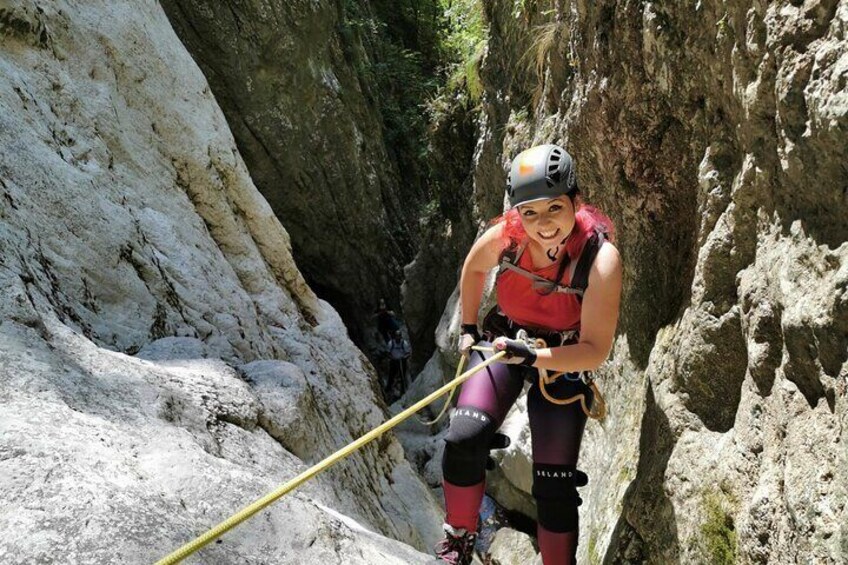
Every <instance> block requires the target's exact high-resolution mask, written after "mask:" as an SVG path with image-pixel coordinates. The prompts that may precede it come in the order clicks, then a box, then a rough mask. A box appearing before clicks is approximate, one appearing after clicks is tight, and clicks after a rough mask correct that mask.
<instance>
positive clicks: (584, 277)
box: [498, 231, 606, 301]
mask: <svg viewBox="0 0 848 565" xmlns="http://www.w3.org/2000/svg"><path fill="white" fill-rule="evenodd" d="M605 240H606V235H605V234H604V232H602V231H596V232H595V233H594V234H592V236H591V237H589V239H588V240H587V241H586V243H585V244H584V246H583V252H582V253H581V254H580V259H578V260H577V266H576V267H575V269H574V276H573V277H572V279H571V284H569V285H566V284H563V283H562V276H563V275H564V274H565V270H566V269H567V268H568V265H569V264H570V263H571V259H570V257H569V256H568V255H565V256H564V257H563V258H562V260H561V261H560V262H559V269H558V270H557V275H556V278H555V279H554V280H551V279H547V278H545V277H542V276H540V275H537V274H536V273H532V272H530V271H528V270H527V269H524V268H522V267H519V266H518V261H519V260H520V259H521V256H522V255H523V254H524V251H525V250H526V248H527V243H528V242H527V241H526V240H525V241H523V242H522V243H520V244H518V245H515V246H513V247H511V248H509V249H507V250H506V251H505V252H504V253H503V254H501V261H500V265H499V267H498V276H501V275H502V274H503V273H504V272H505V271H508V270H509V271H513V272H515V273H518V274H519V275H521V276H523V277H525V278H528V279H530V280H531V281H532V282H533V288H534V289H535V290H546V291H547V292H548V293H554V292H557V293H561V294H576V295H577V298H578V300H581V301H582V300H583V293H584V292H585V291H586V287H588V286H589V270H590V269H591V268H592V263H594V261H595V257H596V256H597V255H598V251H600V249H601V246H602V245H603V244H604V241H605Z"/></svg>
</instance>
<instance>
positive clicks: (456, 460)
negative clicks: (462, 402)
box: [442, 406, 496, 487]
mask: <svg viewBox="0 0 848 565" xmlns="http://www.w3.org/2000/svg"><path fill="white" fill-rule="evenodd" d="M495 431H496V427H495V422H494V420H493V419H492V417H491V416H489V415H488V414H486V413H485V412H483V411H482V410H478V409H477V408H473V407H471V406H461V407H459V408H457V409H456V411H455V412H454V414H453V417H452V418H451V423H450V429H449V430H448V435H447V437H446V438H445V442H446V443H445V455H444V457H443V458H442V475H443V476H444V479H445V480H446V481H448V482H449V483H451V484H454V485H456V486H459V487H467V486H471V485H475V484H477V483H479V482H480V481H482V480H483V479H484V478H485V477H486V459H487V458H488V456H489V447H490V445H491V444H492V438H493V437H494V436H495Z"/></svg>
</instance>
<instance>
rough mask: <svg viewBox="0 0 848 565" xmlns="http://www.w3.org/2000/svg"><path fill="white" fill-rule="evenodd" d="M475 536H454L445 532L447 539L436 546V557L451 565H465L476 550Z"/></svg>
mask: <svg viewBox="0 0 848 565" xmlns="http://www.w3.org/2000/svg"><path fill="white" fill-rule="evenodd" d="M476 537H477V536H476V535H474V534H468V533H466V534H461V535H453V534H451V533H450V532H445V539H443V540H442V541H440V542H439V543H438V544H436V557H438V558H439V559H441V560H442V561H444V562H445V563H448V564H450V565H464V564H465V563H468V562H469V561H468V557H469V556H470V555H471V552H472V551H473V549H474V540H475V538H476Z"/></svg>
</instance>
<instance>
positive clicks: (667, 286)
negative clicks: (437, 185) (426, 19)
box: [475, 0, 848, 563]
mask: <svg viewBox="0 0 848 565" xmlns="http://www.w3.org/2000/svg"><path fill="white" fill-rule="evenodd" d="M483 4H484V7H485V10H486V15H487V18H488V21H489V23H490V29H491V30H492V33H491V36H490V38H489V45H488V52H487V55H486V57H485V58H484V63H483V70H482V73H483V74H482V77H483V82H484V83H485V85H486V93H485V94H484V101H485V103H484V110H485V113H486V116H485V118H484V120H483V123H484V131H483V132H482V133H481V145H480V146H479V148H480V152H479V154H478V155H479V159H478V160H477V167H478V168H477V170H476V171H475V178H476V180H477V182H478V183H479V182H480V181H481V179H501V178H503V175H504V169H505V167H506V166H507V165H508V163H509V159H510V158H511V157H512V156H513V155H515V154H516V153H518V152H519V151H520V150H521V149H523V148H525V147H527V146H529V145H532V144H536V143H544V142H555V143H560V144H562V145H564V146H565V147H566V148H568V150H569V151H570V152H571V153H572V155H573V156H574V157H575V160H576V164H577V171H578V176H579V178H580V182H581V187H582V188H583V190H584V192H585V193H586V196H587V198H588V200H589V201H590V202H592V203H593V204H596V205H597V206H599V207H600V208H601V209H602V210H604V211H605V212H607V213H608V214H610V215H611V217H612V218H613V219H614V220H615V222H616V224H617V229H618V238H617V245H618V247H619V249H620V250H621V252H622V256H623V259H624V264H625V291H624V297H623V307H622V312H621V319H620V322H619V336H618V339H617V343H616V345H615V348H614V351H613V354H612V356H611V360H610V361H609V362H608V364H607V365H606V366H605V367H604V369H603V370H602V371H601V372H600V376H601V388H602V390H603V391H604V392H605V393H606V394H607V399H608V401H609V405H610V406H609V408H610V415H609V418H608V419H607V421H606V422H604V423H601V424H596V423H590V425H589V426H588V428H587V433H586V436H585V439H584V443H583V450H582V455H581V463H580V466H581V467H582V468H583V469H584V470H586V472H587V473H588V474H589V478H590V479H589V480H590V482H589V486H588V487H586V489H584V493H583V498H584V499H585V500H586V502H585V503H584V506H583V507H582V510H583V514H582V518H581V526H582V531H581V542H580V546H579V551H580V554H579V556H578V560H581V561H587V562H597V561H598V560H605V559H608V560H611V561H613V562H657V563H668V562H685V563H689V562H711V563H715V562H733V561H739V562H746V563H787V562H807V561H810V562H821V563H838V562H841V561H842V560H844V558H845V555H848V531H846V527H845V524H846V523H848V510H846V502H848V500H846V497H848V494H846V488H848V472H846V466H845V461H846V457H848V449H846V438H845V432H844V429H845V423H846V409H847V408H846V379H848V365H846V359H848V326H846V324H848V243H846V240H848V222H846V213H845V210H846V205H848V196H847V195H848V192H847V191H846V181H845V178H846V169H845V165H844V163H845V162H846V157H848V94H846V86H845V84H846V83H845V80H846V69H848V41H846V34H845V32H846V28H848V3H846V2H845V1H837V0H821V1H809V2H803V3H801V2H795V3H770V4H769V3H760V2H723V3H709V2H697V3H684V4H677V5H675V6H665V5H664V4H661V3H655V2H648V3H633V2H624V3H622V2H618V3H612V2H583V1H575V2H555V3H551V5H550V6H547V5H545V6H541V5H536V4H535V3H534V4H532V5H528V4H525V5H524V6H523V8H522V7H516V5H514V4H513V3H508V2H498V1H494V0H486V1H484V2H483ZM527 61H531V62H534V64H531V65H527V64H526V62H527ZM507 78H508V80H505V79H507ZM489 186H490V187H491V188H490V191H491V192H490V195H489V196H484V197H483V198H484V199H485V201H486V202H495V201H497V198H499V197H501V196H495V194H498V195H500V194H502V193H501V192H500V190H501V186H499V185H497V183H495V182H494V180H493V181H492V182H491V184H490V185H489ZM514 486H517V487H520V486H521V485H520V484H518V485H514Z"/></svg>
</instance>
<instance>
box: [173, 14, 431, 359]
mask: <svg viewBox="0 0 848 565" xmlns="http://www.w3.org/2000/svg"><path fill="white" fill-rule="evenodd" d="M351 4H355V5H356V8H357V10H358V11H364V12H370V10H371V8H370V6H369V5H368V3H367V2H354V3H351ZM162 5H163V7H164V8H165V10H166V12H167V13H168V15H169V17H170V19H171V21H172V22H173V24H174V27H175V29H176V30H177V32H178V33H179V35H180V37H181V38H182V40H183V41H184V42H185V44H186V47H187V48H188V49H189V50H190V51H191V53H192V54H193V55H194V57H195V59H196V60H197V62H198V64H199V65H200V66H201V68H202V69H203V72H204V74H205V75H206V76H207V78H208V80H209V83H210V85H211V87H212V90H213V93H214V94H215V98H216V99H217V100H218V101H219V103H220V104H221V107H222V108H223V110H224V112H225V115H226V116H227V120H228V122H229V123H230V127H231V128H232V131H233V135H234V136H235V138H236V141H237V143H238V146H239V150H240V152H241V154H242V155H243V156H244V159H245V162H246V164H247V166H248V169H249V170H250V172H251V176H252V178H253V179H254V180H255V182H256V185H257V187H258V188H259V190H260V191H261V192H262V194H263V195H264V196H265V198H266V199H267V200H268V202H269V204H270V205H271V208H272V209H273V210H274V212H275V213H276V214H277V216H278V217H279V218H280V219H281V221H282V222H283V223H284V224H285V226H286V229H287V230H288V231H289V233H291V235H292V240H293V250H294V254H295V257H296V258H297V260H298V265H299V266H300V268H301V270H302V271H303V273H304V275H305V276H306V277H307V279H308V280H309V281H310V284H311V285H313V286H314V287H315V288H316V290H317V291H318V293H319V294H320V295H321V296H322V297H324V298H326V299H327V300H329V301H330V302H331V303H333V304H334V306H336V308H337V309H338V310H339V311H340V313H341V314H342V317H343V318H344V319H345V321H346V322H347V324H348V327H349V328H350V329H351V332H352V333H353V337H354V339H355V340H356V341H357V342H359V343H365V342H366V339H367V338H368V337H371V336H370V334H371V333H373V329H372V327H373V323H372V320H371V317H370V316H371V313H372V311H373V309H374V308H376V306H377V302H378V300H379V298H380V297H386V298H387V299H388V300H389V304H390V306H393V307H394V308H395V309H398V306H399V298H400V296H399V292H398V291H399V287H400V281H401V280H402V268H403V266H404V265H406V264H407V263H408V262H409V261H411V260H412V258H413V255H414V252H415V249H416V248H417V246H418V219H417V215H418V211H419V208H420V206H421V204H422V203H423V200H424V194H423V193H422V187H421V186H420V184H419V182H420V181H419V178H418V177H419V175H416V174H410V173H414V171H411V170H410V167H409V164H408V163H403V162H400V163H399V162H397V161H396V159H397V156H396V155H394V154H393V153H391V152H390V151H391V149H390V148H387V146H386V141H385V140H384V135H383V123H382V119H381V115H380V107H379V105H378V98H379V94H380V93H378V92H376V88H377V86H376V84H375V83H374V80H373V78H372V77H371V76H370V75H369V74H368V71H369V66H370V65H371V64H372V62H371V61H370V59H369V53H368V51H367V49H366V45H364V44H363V35H364V36H365V37H368V34H367V33H362V32H361V31H360V30H358V29H357V27H356V26H357V25H363V22H367V21H371V22H372V23H373V22H374V20H373V17H371V18H369V19H365V18H363V19H362V20H361V21H357V22H351V21H348V19H349V18H348V16H347V15H346V6H347V4H345V3H342V2H338V1H332V0H322V1H319V2H312V1H308V2H307V1H299V2H289V1H282V0H272V1H270V2H268V1H255V2H233V1H229V0H227V1H224V2H217V1H216V2H212V1H208V0H164V1H163V2H162ZM369 330H370V331H369Z"/></svg>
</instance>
